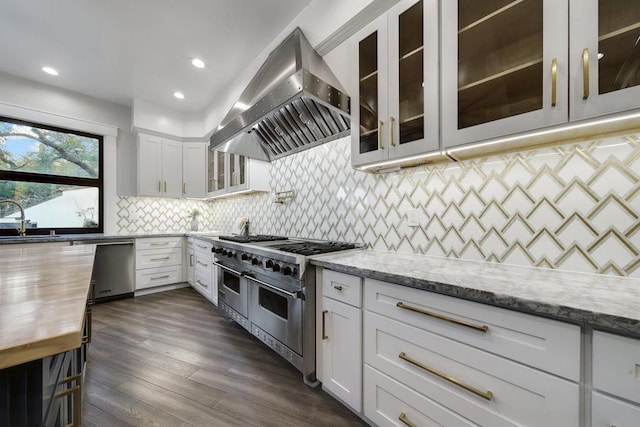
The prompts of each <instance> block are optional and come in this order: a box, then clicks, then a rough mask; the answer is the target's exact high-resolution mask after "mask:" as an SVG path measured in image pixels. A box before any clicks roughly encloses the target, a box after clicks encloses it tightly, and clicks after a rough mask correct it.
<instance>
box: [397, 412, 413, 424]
mask: <svg viewBox="0 0 640 427" xmlns="http://www.w3.org/2000/svg"><path fill="white" fill-rule="evenodd" d="M398 419H399V420H400V421H401V422H402V423H403V424H404V425H406V426H407V427H416V426H415V425H414V424H413V423H412V422H411V421H409V419H408V418H407V415H406V414H405V413H404V412H401V413H400V416H399V417H398Z"/></svg>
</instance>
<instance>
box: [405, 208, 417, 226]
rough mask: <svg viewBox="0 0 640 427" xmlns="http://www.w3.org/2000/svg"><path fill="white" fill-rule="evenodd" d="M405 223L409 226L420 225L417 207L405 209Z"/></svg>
mask: <svg viewBox="0 0 640 427" xmlns="http://www.w3.org/2000/svg"><path fill="white" fill-rule="evenodd" d="M407 225H408V226H409V227H418V226H420V210H419V209H409V210H408V211H407Z"/></svg>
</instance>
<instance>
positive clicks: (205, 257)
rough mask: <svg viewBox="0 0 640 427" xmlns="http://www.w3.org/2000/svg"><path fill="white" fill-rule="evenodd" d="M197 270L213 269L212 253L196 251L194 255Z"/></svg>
mask: <svg viewBox="0 0 640 427" xmlns="http://www.w3.org/2000/svg"><path fill="white" fill-rule="evenodd" d="M193 263H194V264H195V266H196V268H203V269H207V270H209V269H210V268H211V266H212V265H213V264H212V260H211V253H204V254H203V253H202V252H200V251H196V252H195V254H194V261H193Z"/></svg>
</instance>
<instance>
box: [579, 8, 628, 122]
mask: <svg viewBox="0 0 640 427" xmlns="http://www.w3.org/2000/svg"><path fill="white" fill-rule="evenodd" d="M569 9H570V11H571V20H570V25H569V26H570V31H571V41H570V61H571V62H570V66H571V68H572V73H571V101H572V108H571V119H572V120H576V119H582V118H589V117H594V116H599V115H602V114H607V113H615V112H619V111H624V110H628V109H633V108H640V1H637V0H571V1H570V6H569Z"/></svg>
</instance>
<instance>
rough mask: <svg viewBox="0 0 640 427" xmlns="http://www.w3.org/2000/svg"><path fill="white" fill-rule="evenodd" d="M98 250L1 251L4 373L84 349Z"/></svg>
mask: <svg viewBox="0 0 640 427" xmlns="http://www.w3.org/2000/svg"><path fill="white" fill-rule="evenodd" d="M95 248H96V246H95V245H90V244H89V245H81V246H62V247H59V248H56V250H55V251H52V250H50V249H49V248H43V247H38V246H33V245H21V246H20V247H16V248H6V249H2V256H1V257H0V271H1V272H2V274H0V326H1V327H0V369H4V368H7V367H10V366H15V365H20V364H22V363H26V362H29V361H31V360H36V359H41V358H43V357H47V356H51V355H54V354H58V353H61V352H64V351H68V350H71V349H74V348H77V347H79V346H80V344H81V340H82V327H83V323H84V312H85V306H86V302H87V296H88V293H89V286H90V282H91V273H92V270H93V259H94V255H95Z"/></svg>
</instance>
